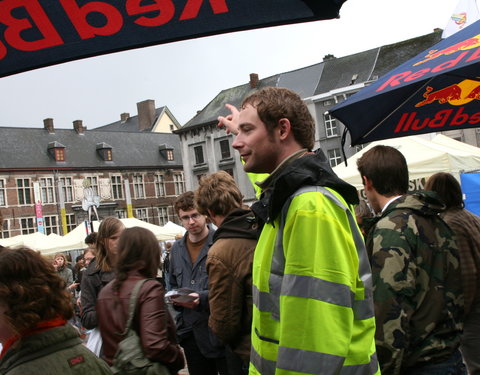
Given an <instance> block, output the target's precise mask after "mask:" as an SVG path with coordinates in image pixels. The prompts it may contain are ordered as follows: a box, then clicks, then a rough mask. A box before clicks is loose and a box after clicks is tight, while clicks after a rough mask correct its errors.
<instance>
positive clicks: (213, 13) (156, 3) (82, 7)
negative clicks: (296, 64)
mask: <svg viewBox="0 0 480 375" xmlns="http://www.w3.org/2000/svg"><path fill="white" fill-rule="evenodd" d="M344 1H345V0H261V1H258V0H175V1H173V0H94V1H93V0H0V77H3V76H8V75H11V74H14V73H19V72H23V71H26V70H30V69H35V68H39V67H43V66H47V65H52V64H57V63H61V62H66V61H71V60H75V59H80V58H84V57H90V56H95V55H100V54H105V53H109V52H116V51H121V50H127V49H131V48H139V47H145V46H150V45H155V44H160V43H167V42H173V41H178V40H183V39H189V38H194V37H201V36H207V35H213V34H219V33H225V32H229V31H238V30H246V29H253V28H259V27H266V26H274V25H283V24H289V23H296V22H305V21H314V20H322V19H331V18H335V17H338V14H339V9H340V7H341V5H342V3H343V2H344Z"/></svg>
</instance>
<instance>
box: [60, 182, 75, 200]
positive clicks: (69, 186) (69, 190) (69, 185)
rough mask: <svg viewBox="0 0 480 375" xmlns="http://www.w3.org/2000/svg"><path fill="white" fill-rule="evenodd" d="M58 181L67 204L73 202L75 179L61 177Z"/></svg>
mask: <svg viewBox="0 0 480 375" xmlns="http://www.w3.org/2000/svg"><path fill="white" fill-rule="evenodd" d="M58 180H59V181H60V183H61V184H62V191H63V199H64V200H65V202H73V179H72V178H71V177H60V178H59V179H58Z"/></svg>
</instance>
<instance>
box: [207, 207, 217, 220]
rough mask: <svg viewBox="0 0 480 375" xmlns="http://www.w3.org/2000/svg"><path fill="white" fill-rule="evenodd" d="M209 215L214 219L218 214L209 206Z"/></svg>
mask: <svg viewBox="0 0 480 375" xmlns="http://www.w3.org/2000/svg"><path fill="white" fill-rule="evenodd" d="M207 212H208V216H209V217H210V218H211V219H212V220H214V219H215V217H216V216H217V215H215V212H213V211H212V210H211V209H209V208H207Z"/></svg>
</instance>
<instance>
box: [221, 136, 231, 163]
mask: <svg viewBox="0 0 480 375" xmlns="http://www.w3.org/2000/svg"><path fill="white" fill-rule="evenodd" d="M220 154H221V155H222V159H229V158H231V157H232V154H231V152H230V142H228V139H224V140H221V141H220Z"/></svg>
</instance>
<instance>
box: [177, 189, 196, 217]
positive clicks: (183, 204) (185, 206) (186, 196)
mask: <svg viewBox="0 0 480 375" xmlns="http://www.w3.org/2000/svg"><path fill="white" fill-rule="evenodd" d="M173 207H174V209H175V212H176V213H177V215H178V216H179V217H180V214H179V212H180V210H182V211H190V210H193V209H194V208H195V195H194V193H193V191H186V192H185V193H183V194H181V195H179V196H178V197H177V199H175V202H174V203H173Z"/></svg>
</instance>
